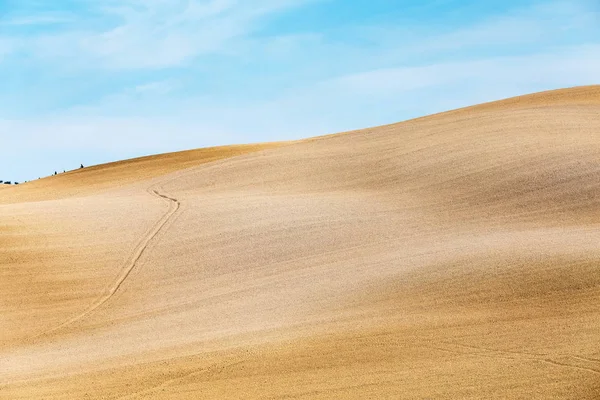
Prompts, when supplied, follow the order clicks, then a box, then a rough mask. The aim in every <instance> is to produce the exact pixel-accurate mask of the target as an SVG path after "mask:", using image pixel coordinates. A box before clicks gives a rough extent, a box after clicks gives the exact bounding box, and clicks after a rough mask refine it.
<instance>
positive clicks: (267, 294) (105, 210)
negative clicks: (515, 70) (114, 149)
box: [0, 86, 600, 399]
mask: <svg viewBox="0 0 600 400" xmlns="http://www.w3.org/2000/svg"><path fill="white" fill-rule="evenodd" d="M0 221H1V222H0V276H1V279H0V327H1V328H2V329H1V331H0V332H1V337H0V398H2V399H39V398H44V399H73V398H81V399H84V398H98V399H135V398H140V399H141V398H150V399H151V398H156V399H188V398H189V399H196V398H218V399H238V398H261V399H284V398H285V399H290V398H294V399H303V398H306V399H308V398H310V399H325V398H344V399H346V398H347V399H351V398H355V399H365V398H373V399H375V398H377V399H380V398H394V399H396V398H407V399H430V398H435V399H443V398H447V399H457V398H460V399H482V398H485V399H505V398H522V399H547V398H564V399H574V398H576V399H597V398H600V348H599V347H598V343H600V246H599V245H598V243H600V86H588V87H578V88H572V89H564V90H557V91H552V92H543V93H537V94H533V95H528V96H522V97H518V98H513V99H507V100H503V101H499V102H494V103H487V104H483V105H478V106H474V107H469V108H465V109H460V110H455V111H450V112H446V113H441V114H437V115H432V116H428V117H423V118H419V119H415V120H411V121H406V122H402V123H398V124H393V125H387V126H382V127H376V128H370V129H364V130H358V131H352V132H345V133H342V134H336V135H329V136H323V137H317V138H313V139H308V140H304V141H296V142H282V143H269V144H258V145H247V146H230V147H220V148H211V149H200V150H192V151H188V152H181V153H171V154H164V155H157V156H151V157H145V158H141V159H135V160H128V161H123V162H117V163H112V164H106V165H100V166H96V167H92V168H86V169H83V170H77V171H73V172H69V173H66V174H60V175H58V176H55V177H50V178H45V179H41V180H38V181H34V182H30V183H27V184H24V185H19V186H15V187H7V188H3V190H2V191H0Z"/></svg>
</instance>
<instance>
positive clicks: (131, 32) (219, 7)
mask: <svg viewBox="0 0 600 400" xmlns="http://www.w3.org/2000/svg"><path fill="white" fill-rule="evenodd" d="M309 1H315V0H286V1H275V0H256V1H253V2H252V4H249V3H248V2H242V1H239V0H210V1H209V0H206V1H202V0H190V1H183V0H169V1H166V0H145V1H140V0H125V1H119V2H116V1H112V0H104V1H99V2H98V3H90V9H89V10H88V11H89V12H88V15H86V16H85V17H84V18H83V19H82V20H81V21H79V23H78V24H77V25H76V26H69V27H68V29H64V30H60V31H57V32H53V33H46V34H43V35H38V36H36V37H34V38H32V39H29V40H26V41H24V43H25V50H26V51H27V52H29V53H30V54H31V55H33V56H37V57H40V58H42V59H44V60H45V61H54V62H60V63H65V61H68V62H75V63H76V64H77V65H78V66H79V67H88V68H90V67H91V68H98V67H103V68H110V69H140V68H150V69H152V68H165V67H172V66H180V65H184V64H186V63H189V62H190V61H191V60H192V59H194V58H195V57H197V56H199V55H203V54H210V53H219V52H226V51H227V50H226V48H227V46H228V43H229V42H230V41H231V40H233V39H235V38H240V37H244V36H245V35H248V34H250V33H251V32H253V31H254V30H255V29H257V27H258V22H259V21H260V20H261V19H262V18H264V17H266V16H268V15H271V14H274V13H277V12H280V11H283V10H286V9H288V8H291V7H295V6H299V5H302V4H305V3H307V2H309ZM92 4H96V5H95V6H92ZM46 18H47V17H46V16H43V15H42V16H31V17H28V18H27V19H23V20H20V21H19V20H13V21H12V23H13V24H17V23H21V24H26V23H35V22H36V21H37V22H42V21H44V19H46ZM106 21H112V23H111V24H110V25H108V26H107V25H106Z"/></svg>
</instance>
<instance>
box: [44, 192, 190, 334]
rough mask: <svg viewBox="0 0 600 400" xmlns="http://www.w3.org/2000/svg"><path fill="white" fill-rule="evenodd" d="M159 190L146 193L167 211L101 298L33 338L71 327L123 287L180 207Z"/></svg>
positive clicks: (175, 201) (136, 248)
mask: <svg viewBox="0 0 600 400" xmlns="http://www.w3.org/2000/svg"><path fill="white" fill-rule="evenodd" d="M159 190H160V186H159V184H156V185H153V186H150V187H148V188H147V189H146V191H147V192H148V193H149V194H150V195H152V196H154V197H157V198H159V199H161V200H164V201H167V202H168V204H169V210H168V211H167V212H166V213H165V214H164V215H163V216H162V217H161V218H160V219H159V220H158V221H157V222H156V223H155V224H154V225H153V226H152V228H151V229H150V230H149V231H148V232H147V233H146V234H145V235H144V236H143V237H142V238H141V239H140V241H139V242H138V244H137V245H136V246H135V249H134V251H133V253H132V254H131V256H130V257H129V259H128V260H127V261H126V262H125V264H124V265H123V267H122V268H121V270H120V272H119V275H118V276H117V278H116V279H115V280H114V281H113V282H112V283H111V285H110V286H109V287H108V288H107V289H106V290H105V292H104V294H103V295H102V296H101V297H99V298H98V299H96V301H94V302H93V303H92V304H90V306H89V307H88V308H87V309H85V310H84V311H83V312H81V313H79V314H77V315H75V316H73V317H72V318H70V319H68V320H67V321H65V322H63V323H62V324H60V325H58V326H56V327H54V328H51V329H49V330H46V331H44V332H42V333H40V334H39V335H37V336H36V337H35V338H39V337H42V336H45V335H48V334H50V333H53V332H56V331H58V330H60V329H62V328H65V327H67V326H69V325H72V324H73V323H75V322H77V321H79V320H81V319H83V318H84V317H86V316H88V315H89V314H91V313H92V312H94V311H95V310H97V309H98V308H100V307H101V306H102V305H104V304H105V303H106V302H108V301H109V300H110V299H111V298H112V297H113V296H114V295H115V294H116V293H117V292H118V291H119V289H120V288H121V286H122V285H123V283H124V282H125V280H126V279H127V278H128V277H129V275H130V274H131V272H132V271H133V270H134V268H135V267H136V266H137V264H138V261H139V260H140V258H141V257H142V255H143V254H144V252H145V251H146V249H147V248H148V245H149V244H150V242H152V240H153V239H154V238H155V237H156V235H158V233H159V232H160V231H161V230H162V229H163V227H164V226H165V224H166V223H167V222H168V221H169V220H170V219H171V218H172V217H173V215H174V214H175V213H176V212H177V210H179V207H180V203H179V201H178V200H177V199H175V198H172V197H169V196H168V195H166V194H164V193H161V192H160V191H159Z"/></svg>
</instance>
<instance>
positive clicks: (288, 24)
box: [0, 0, 600, 181]
mask: <svg viewBox="0 0 600 400" xmlns="http://www.w3.org/2000/svg"><path fill="white" fill-rule="evenodd" d="M0 78H1V79H0V138H1V140H2V150H1V153H0V154H1V155H0V179H5V180H6V179H11V180H20V181H23V180H28V179H34V178H37V177H39V176H45V175H48V174H50V173H51V172H53V171H55V170H59V171H62V170H63V169H71V168H75V167H77V166H78V165H79V164H80V163H84V164H86V165H91V164H97V163H101V162H107V161H113V160H118V159H123V158H129V157H135V156H140V155H146V154H154V153H161V152H168V151H175V150H183V149H190V148H197V147H205V146H211V145H219V144H230V143H247V142H260V141H270V140H285V139H294V138H301V137H307V136H314V135H319V134H323V133H333V132H338V131H344V130H349V129H355V128H361V127H368V126H374V125H379V124H384V123H392V122H397V121H401V120H405V119H409V118H413V117H417V116H421V115H425V114H430V113H434V112H439V111H443V110H447V109H452V108H456V107H461V106H466V105H471V104H475V103H480V102H483V101H490V100H495V99H500V98H504V97H510V96H513V95H518V94H524V93H529V92H535V91H540V90H546V89H554V88H560V87H568V86H575V85H585V84H598V83H600V1H598V0H568V1H563V0H550V1H526V0H524V1H511V0H504V1H496V0H488V1H474V0H463V1H456V0H430V1H415V0H404V1H403V0H369V1H366V0H365V1H362V0H356V1H348V0H346V1H342V0H254V1H247V0H246V1H236V0H53V1H47V0H0Z"/></svg>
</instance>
